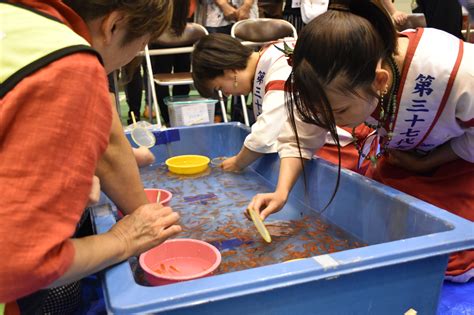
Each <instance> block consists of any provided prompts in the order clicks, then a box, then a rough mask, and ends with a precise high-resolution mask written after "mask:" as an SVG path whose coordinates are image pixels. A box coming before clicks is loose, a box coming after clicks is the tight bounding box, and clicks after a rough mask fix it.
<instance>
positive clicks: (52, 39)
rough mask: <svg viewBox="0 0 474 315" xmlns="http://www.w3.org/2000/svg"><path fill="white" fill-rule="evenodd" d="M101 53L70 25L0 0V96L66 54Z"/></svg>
mask: <svg viewBox="0 0 474 315" xmlns="http://www.w3.org/2000/svg"><path fill="white" fill-rule="evenodd" d="M78 51H88V52H91V53H93V54H95V55H97V56H98V58H99V60H100V55H99V54H98V53H97V52H96V51H95V50H94V49H92V48H91V47H90V44H89V43H88V42H87V41H86V40H85V39H84V38H82V37H81V36H79V35H78V34H77V33H75V32H74V31H73V30H71V29H70V28H69V27H68V26H66V25H65V24H63V23H62V22H60V21H59V20H57V19H56V18H54V17H52V16H49V15H47V14H45V13H42V12H39V11H35V10H34V9H31V8H27V7H24V6H21V5H16V4H8V3H5V2H0V98H2V97H4V96H5V94H7V93H8V91H10V90H11V89H13V88H14V87H15V85H16V84H17V83H18V82H20V81H21V80H22V79H23V78H25V77H27V76H28V75H30V74H32V73H34V72H35V71H37V70H39V69H41V68H42V67H44V66H46V65H48V64H50V63H51V62H53V61H55V60H57V59H60V58H62V57H64V56H66V55H69V54H72V53H75V52H78Z"/></svg>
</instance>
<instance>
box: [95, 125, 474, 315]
mask: <svg viewBox="0 0 474 315" xmlns="http://www.w3.org/2000/svg"><path fill="white" fill-rule="evenodd" d="M247 134H248V128H246V127H245V126H243V125H241V124H238V123H229V124H218V125H206V126H198V127H185V128H179V129H168V130H167V131H164V132H157V133H156V136H157V139H158V140H159V141H158V143H160V145H158V146H156V147H154V148H153V151H154V153H155V154H156V157H157V163H162V162H163V161H164V160H165V159H166V158H167V157H168V156H169V155H180V154H203V155H207V156H209V157H211V158H213V157H219V156H231V155H233V154H236V153H237V152H238V151H239V150H240V147H241V145H242V141H243V139H244V138H245V136H246V135H247ZM307 166H308V167H307V170H308V172H309V176H308V178H311V180H310V181H309V183H308V184H309V185H308V192H309V193H308V194H305V193H304V188H303V187H304V185H303V183H302V180H301V179H300V181H299V182H298V183H297V185H296V186H295V188H294V190H293V192H292V194H291V196H290V201H289V204H288V205H287V206H286V208H285V209H283V210H282V211H281V212H280V213H279V214H278V216H279V217H280V218H293V217H294V216H295V213H294V212H295V211H297V210H296V208H295V207H291V205H290V204H291V203H293V204H294V203H305V204H306V205H308V206H309V207H310V208H313V209H321V208H322V207H323V206H324V205H325V204H326V202H327V200H328V198H329V197H330V196H331V194H332V190H333V187H334V183H335V179H336V173H337V167H335V166H332V165H330V164H328V163H326V162H325V161H322V160H319V159H316V160H313V161H312V162H311V163H309V164H307ZM252 168H253V169H254V170H255V171H256V172H257V173H258V174H259V175H261V176H262V177H263V178H264V179H265V180H267V181H268V183H269V185H275V184H276V181H277V177H278V169H279V160H278V157H277V156H276V155H275V154H273V155H267V156H265V157H264V158H262V159H260V160H259V161H257V162H255V163H254V164H253V165H252ZM316 175H317V176H316ZM111 210H112V207H110V206H108V205H104V206H99V207H96V208H95V209H94V211H93V221H94V226H95V228H96V230H97V232H98V233H103V232H105V231H107V230H109V229H110V227H111V226H112V225H113V224H114V223H115V218H114V215H113V213H112V211H111ZM322 216H323V217H325V219H327V220H328V221H330V222H332V223H334V224H335V225H337V226H338V227H340V228H342V229H343V230H345V231H347V232H348V233H350V234H352V235H353V236H354V237H356V238H358V239H360V240H362V241H364V242H365V243H367V244H369V246H366V247H361V248H356V249H351V250H345V251H341V252H337V253H333V254H329V255H320V256H316V257H312V258H307V259H303V260H300V261H295V262H291V263H278V264H273V265H268V266H264V267H259V268H253V269H247V270H242V271H238V272H231V273H226V274H221V275H216V276H213V277H209V278H204V279H198V280H193V281H187V282H182V283H176V284H171V285H166V286H161V287H147V286H142V285H140V284H138V283H137V282H135V280H134V277H133V274H132V270H131V267H130V264H129V263H128V262H124V263H121V264H118V265H116V266H114V267H112V268H109V269H108V270H107V271H105V272H104V273H103V287H104V295H105V299H106V302H107V307H108V309H109V311H110V312H112V313H114V314H121V313H158V312H163V313H165V314H226V315H230V314H239V315H242V314H404V313H405V312H406V311H407V310H409V309H410V308H412V309H414V310H416V311H417V312H418V314H435V313H436V308H437V305H438V299H439V296H440V289H441V286H442V282H443V277H444V270H445V268H446V265H447V259H448V254H449V253H451V252H455V251H459V250H463V249H467V248H473V247H474V224H473V223H471V222H469V221H467V220H464V219H462V218H459V217H457V216H454V215H452V214H450V213H449V212H447V211H444V210H442V209H439V208H437V207H434V206H432V205H430V204H428V203H425V202H423V201H421V200H418V199H416V198H413V197H410V196H408V195H406V194H404V193H402V192H399V191H397V190H394V189H391V188H389V187H386V186H384V185H381V184H379V183H377V182H375V181H372V180H370V179H367V178H365V177H362V176H360V175H358V174H356V173H353V172H351V171H345V170H343V171H342V174H341V184H340V187H339V191H338V193H337V195H336V198H335V199H334V201H333V202H332V204H331V205H330V207H329V208H328V209H327V210H326V211H325V212H324V213H323V215H322Z"/></svg>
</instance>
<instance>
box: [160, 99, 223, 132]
mask: <svg viewBox="0 0 474 315" xmlns="http://www.w3.org/2000/svg"><path fill="white" fill-rule="evenodd" d="M164 101H165V104H166V106H168V114H169V116H170V124H171V126H172V127H178V126H192V125H201V124H209V123H213V122H214V109H215V104H216V100H213V99H208V98H202V97H200V96H169V97H166V98H165V100H164Z"/></svg>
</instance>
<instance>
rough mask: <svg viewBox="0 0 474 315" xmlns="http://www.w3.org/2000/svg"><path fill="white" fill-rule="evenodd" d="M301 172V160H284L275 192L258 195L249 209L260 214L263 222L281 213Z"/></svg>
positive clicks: (289, 158)
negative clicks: (271, 215) (270, 216)
mask: <svg viewBox="0 0 474 315" xmlns="http://www.w3.org/2000/svg"><path fill="white" fill-rule="evenodd" d="M301 170H302V167H301V159H300V158H297V157H288V158H282V159H281V164H280V174H279V176H278V184H277V187H276V190H275V192H272V193H267V194H258V195H256V196H255V197H253V199H252V201H251V202H250V204H249V205H248V207H247V208H250V209H254V210H255V211H257V213H260V217H261V218H262V220H265V218H266V217H268V216H269V215H270V214H272V213H274V212H277V211H280V210H281V208H283V206H284V205H285V203H286V201H287V200H288V195H289V194H290V191H291V189H292V188H293V186H294V184H295V182H296V180H297V179H298V176H299V175H300V173H301Z"/></svg>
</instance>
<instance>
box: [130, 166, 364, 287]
mask: <svg viewBox="0 0 474 315" xmlns="http://www.w3.org/2000/svg"><path fill="white" fill-rule="evenodd" d="M141 176H142V180H143V182H144V184H145V187H159V188H164V189H167V190H169V191H171V192H172V193H173V199H172V200H171V204H170V205H171V206H172V207H173V209H174V210H175V211H178V212H179V213H180V215H181V225H182V227H183V232H182V233H181V234H179V236H178V237H182V238H194V239H200V240H203V241H206V242H209V243H211V244H213V245H214V246H216V247H217V248H218V249H219V251H220V252H221V255H222V263H221V265H220V267H219V269H218V270H217V272H216V273H217V274H219V273H226V272H232V271H238V270H243V269H248V268H254V267H258V266H265V265H270V264H275V263H280V262H284V261H288V260H292V259H297V258H305V257H311V256H317V255H321V254H327V253H333V252H337V251H342V250H346V249H350V248H356V247H361V246H365V244H363V243H362V242H361V241H359V240H357V239H355V238H354V237H352V236H350V235H348V234H347V233H345V232H344V231H343V230H341V229H340V228H338V227H336V226H334V225H332V224H330V223H328V222H325V221H324V220H323V219H322V218H321V217H320V216H318V214H317V212H316V211H311V209H307V208H306V209H305V208H304V206H303V205H302V204H300V203H299V202H297V201H294V200H291V199H290V200H289V202H288V203H287V205H286V206H285V208H284V209H283V210H282V211H280V212H279V213H277V214H275V215H272V216H270V217H269V218H267V220H266V221H265V224H266V226H267V228H268V230H269V232H270V234H271V236H272V242H271V243H270V244H268V243H266V242H265V241H264V240H263V239H262V238H261V236H260V235H259V234H258V232H257V230H256V229H255V226H254V225H253V223H252V222H251V221H249V220H248V219H247V218H245V216H244V209H245V207H246V206H247V205H248V203H249V202H250V200H251V198H252V197H253V196H254V195H255V194H256V193H264V192H270V191H272V187H271V186H270V185H269V184H268V183H267V182H266V181H265V180H264V179H263V178H262V177H260V176H259V175H258V174H257V173H256V172H254V171H253V170H251V169H247V170H245V171H243V172H241V173H228V172H223V171H222V170H221V169H220V168H218V167H216V166H210V167H209V168H208V169H207V170H206V171H205V172H203V173H201V174H197V175H192V176H183V175H175V174H172V173H170V172H168V170H167V168H166V166H165V165H152V166H149V167H147V168H143V169H141ZM130 263H131V265H132V269H133V270H134V276H135V280H136V281H137V282H138V283H140V284H142V285H148V284H147V283H146V280H145V279H144V277H143V271H142V270H141V269H140V267H139V266H138V264H137V263H136V260H135V259H131V260H130Z"/></svg>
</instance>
